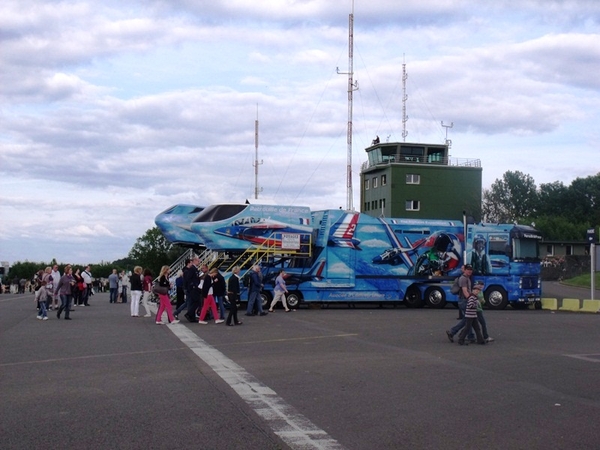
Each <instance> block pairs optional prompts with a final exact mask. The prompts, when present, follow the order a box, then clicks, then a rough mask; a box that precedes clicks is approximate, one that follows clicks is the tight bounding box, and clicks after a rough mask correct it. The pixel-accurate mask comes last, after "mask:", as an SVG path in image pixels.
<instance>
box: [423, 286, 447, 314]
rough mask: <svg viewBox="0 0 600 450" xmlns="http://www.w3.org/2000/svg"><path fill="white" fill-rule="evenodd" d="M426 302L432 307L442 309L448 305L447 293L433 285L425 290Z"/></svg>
mask: <svg viewBox="0 0 600 450" xmlns="http://www.w3.org/2000/svg"><path fill="white" fill-rule="evenodd" d="M425 303H426V304H427V306H429V307H430V308H436V309H442V308H443V307H444V306H446V293H445V292H444V291H443V290H442V289H440V288H438V287H433V286H432V287H430V288H428V289H427V290H426V291H425Z"/></svg>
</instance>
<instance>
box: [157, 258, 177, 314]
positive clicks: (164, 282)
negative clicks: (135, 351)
mask: <svg viewBox="0 0 600 450" xmlns="http://www.w3.org/2000/svg"><path fill="white" fill-rule="evenodd" d="M169 270H170V267H169V266H162V267H161V269H160V274H159V275H158V286H159V287H161V288H164V289H165V290H166V293H165V294H162V293H159V294H158V300H159V303H160V304H159V306H158V311H157V312H156V325H164V324H165V323H164V322H163V321H162V314H163V312H165V311H166V312H167V319H168V321H169V323H179V320H177V319H175V317H174V316H173V309H172V307H171V297H170V296H169V291H170V290H171V282H170V281H169Z"/></svg>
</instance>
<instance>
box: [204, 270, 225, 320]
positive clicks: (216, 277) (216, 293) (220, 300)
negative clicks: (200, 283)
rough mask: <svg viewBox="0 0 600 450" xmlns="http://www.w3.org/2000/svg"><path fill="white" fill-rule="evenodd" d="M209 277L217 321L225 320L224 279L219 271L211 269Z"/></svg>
mask: <svg viewBox="0 0 600 450" xmlns="http://www.w3.org/2000/svg"><path fill="white" fill-rule="evenodd" d="M208 274H209V276H210V277H211V284H212V289H213V297H214V298H215V302H216V303H217V307H218V308H219V319H221V320H225V292H226V291H227V286H226V285H225V278H223V275H221V274H220V273H219V269H217V268H213V269H210V271H209V272H208Z"/></svg>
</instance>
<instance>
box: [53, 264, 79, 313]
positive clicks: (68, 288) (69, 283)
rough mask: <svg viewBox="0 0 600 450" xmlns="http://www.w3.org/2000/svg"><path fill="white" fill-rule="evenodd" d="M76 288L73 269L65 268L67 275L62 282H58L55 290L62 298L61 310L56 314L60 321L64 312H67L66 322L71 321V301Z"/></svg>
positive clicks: (61, 279) (61, 278)
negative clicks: (73, 290) (74, 287)
mask: <svg viewBox="0 0 600 450" xmlns="http://www.w3.org/2000/svg"><path fill="white" fill-rule="evenodd" d="M73 286H75V279H74V278H73V269H72V268H71V266H70V265H67V266H66V267H65V273H64V275H63V276H62V277H60V280H58V284H57V286H56V287H55V288H54V289H55V293H56V294H57V295H59V296H60V308H58V311H57V313H56V317H57V318H59V319H60V315H61V314H62V312H63V311H64V312H65V320H71V317H70V312H71V299H72V293H71V292H72V289H73Z"/></svg>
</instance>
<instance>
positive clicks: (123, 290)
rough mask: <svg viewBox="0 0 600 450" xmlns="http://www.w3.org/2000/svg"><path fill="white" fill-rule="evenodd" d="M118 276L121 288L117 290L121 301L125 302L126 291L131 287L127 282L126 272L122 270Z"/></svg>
mask: <svg viewBox="0 0 600 450" xmlns="http://www.w3.org/2000/svg"><path fill="white" fill-rule="evenodd" d="M119 278H120V280H121V283H120V284H121V289H120V290H119V293H120V294H121V303H127V296H128V291H129V289H130V287H131V286H130V282H129V276H128V275H127V272H125V271H124V270H122V271H121V276H120V277H119Z"/></svg>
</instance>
